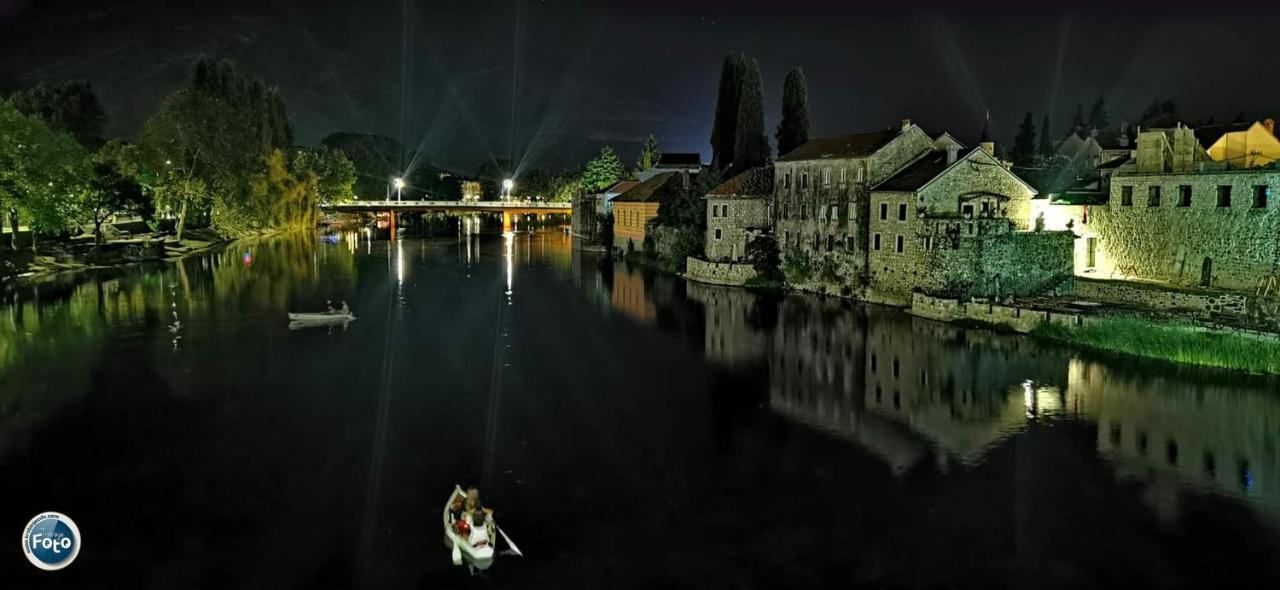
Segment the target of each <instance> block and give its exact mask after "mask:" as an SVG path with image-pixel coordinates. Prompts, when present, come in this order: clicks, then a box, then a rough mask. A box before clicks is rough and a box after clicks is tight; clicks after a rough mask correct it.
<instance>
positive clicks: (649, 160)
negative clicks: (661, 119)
mask: <svg viewBox="0 0 1280 590" xmlns="http://www.w3.org/2000/svg"><path fill="white" fill-rule="evenodd" d="M661 159H662V148H660V147H658V140H657V139H655V138H654V137H653V134H652V133H650V134H649V139H646V140H644V145H643V146H642V147H641V148H640V159H639V160H637V161H636V172H644V171H645V170H648V169H650V168H653V167H654V166H657V165H658V160H661Z"/></svg>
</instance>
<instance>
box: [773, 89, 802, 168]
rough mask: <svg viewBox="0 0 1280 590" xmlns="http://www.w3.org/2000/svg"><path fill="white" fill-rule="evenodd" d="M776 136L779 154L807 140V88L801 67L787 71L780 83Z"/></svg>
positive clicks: (783, 153)
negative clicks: (780, 102) (780, 105)
mask: <svg viewBox="0 0 1280 590" xmlns="http://www.w3.org/2000/svg"><path fill="white" fill-rule="evenodd" d="M776 137H777V139H778V155H779V156H783V155H785V154H786V153H787V152H789V151H791V150H793V149H796V148H797V147H800V145H801V144H803V143H805V142H806V141H809V90H808V83H807V82H805V77H804V69H803V68H795V69H793V70H791V71H790V72H788V73H787V79H786V81H785V82H783V84H782V121H781V122H780V123H778V133H777V135H776Z"/></svg>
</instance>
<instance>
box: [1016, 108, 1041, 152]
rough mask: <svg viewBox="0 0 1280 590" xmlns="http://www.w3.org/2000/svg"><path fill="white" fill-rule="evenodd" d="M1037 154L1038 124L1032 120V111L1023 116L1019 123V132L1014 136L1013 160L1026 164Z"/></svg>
mask: <svg viewBox="0 0 1280 590" xmlns="http://www.w3.org/2000/svg"><path fill="white" fill-rule="evenodd" d="M1035 154H1036V124H1035V123H1033V122H1032V120H1031V111H1027V114H1026V115H1023V117H1022V123H1021V124H1020V125H1018V134H1017V135H1015V136H1014V138H1013V161H1014V164H1017V165H1019V166H1024V165H1026V164H1027V163H1028V162H1029V161H1030V160H1031V158H1033V157H1034V156H1035Z"/></svg>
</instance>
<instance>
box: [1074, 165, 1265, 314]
mask: <svg viewBox="0 0 1280 590" xmlns="http://www.w3.org/2000/svg"><path fill="white" fill-rule="evenodd" d="M1183 186H1187V187H1190V190H1191V202H1190V204H1189V205H1188V204H1187V203H1185V202H1184V201H1182V196H1181V195H1182V190H1184V189H1182V188H1181V187H1183ZM1153 187H1155V188H1156V190H1158V191H1159V198H1158V200H1156V199H1153V192H1152V190H1153ZM1219 187H1227V188H1229V190H1230V201H1229V202H1227V203H1223V205H1222V206H1220V204H1219V191H1220V190H1221V189H1220V188H1219ZM1259 187H1261V188H1259ZM1277 189H1280V169H1274V168H1269V169H1265V170H1259V169H1249V170H1229V171H1228V170H1218V171H1211V172H1205V173H1196V172H1190V173H1184V174H1141V175H1139V174H1123V173H1119V172H1118V173H1117V174H1116V175H1115V176H1114V177H1113V178H1112V181H1111V193H1110V203H1109V204H1108V205H1107V206H1105V207H1095V208H1093V216H1092V219H1091V220H1090V225H1091V226H1092V227H1091V230H1092V231H1094V232H1096V234H1097V236H1098V238H1099V240H1098V258H1099V259H1098V272H1099V274H1100V275H1102V276H1108V277H1112V278H1142V279H1152V280H1157V281H1166V282H1169V283H1173V284H1176V285H1202V286H1212V287H1222V288H1226V289H1240V290H1250V289H1254V288H1256V287H1257V286H1258V284H1259V282H1260V281H1261V280H1262V279H1263V278H1264V277H1268V276H1271V275H1272V274H1274V273H1275V272H1276V268H1277V264H1278V263H1280V202H1277V199H1276V197H1275V191H1276V190H1277ZM1259 190H1262V191H1263V193H1262V196H1261V198H1260V199H1257V197H1258V195H1259V193H1258V192H1257V191H1259ZM1255 199H1257V200H1255ZM1259 205H1261V206H1259Z"/></svg>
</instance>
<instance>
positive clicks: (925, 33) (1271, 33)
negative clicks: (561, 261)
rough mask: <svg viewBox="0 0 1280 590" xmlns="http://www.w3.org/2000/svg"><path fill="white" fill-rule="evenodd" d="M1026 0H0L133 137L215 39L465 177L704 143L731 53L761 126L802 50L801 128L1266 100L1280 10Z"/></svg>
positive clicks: (313, 104)
mask: <svg viewBox="0 0 1280 590" xmlns="http://www.w3.org/2000/svg"><path fill="white" fill-rule="evenodd" d="M1026 4H1039V3H1026ZM1026 4H1024V5H1023V6H1024V7H1023V8H1009V7H1007V6H1005V7H1002V6H1001V5H1000V4H992V3H973V2H950V3H946V4H940V5H934V6H931V5H929V4H928V3H922V2H909V3H892V6H893V7H894V10H889V9H886V8H876V9H873V8H868V7H865V6H859V5H856V4H855V3H853V2H838V3H837V2H801V1H795V0H792V1H787V2H758V1H756V0H739V1H733V2H719V1H717V2H695V1H693V0H685V1H683V2H669V1H667V0H650V1H647V2H629V1H628V2H596V3H587V2H566V1H563V0H545V1H533V0H524V1H522V2H518V1H515V0H505V1H499V2H493V1H489V0H467V1H463V2H455V1H450V2H426V1H412V0H411V1H408V2H404V1H403V0H370V1H362V2H349V1H333V0H309V1H305V2H303V1H298V2H287V1H284V0H253V1H244V0H223V1H218V2H213V1H205V2H201V1H200V0H183V1H177V2H171V1H166V0H122V1H116V2H110V1H104V0H96V1H92V2H90V1H84V0H0V91H5V92H7V91H11V90H14V89H17V88H21V87H24V86H28V85H30V84H33V83H35V82H36V81H38V80H42V79H47V80H59V79H70V78H85V79H88V80H89V81H90V82H92V83H93V84H94V86H95V87H96V88H97V89H98V92H99V94H100V95H101V97H102V99H103V101H104V103H105V104H106V107H107V109H108V110H109V112H110V114H111V117H112V119H111V125H110V131H111V133H112V134H114V135H123V136H125V137H129V136H132V135H133V134H134V133H136V132H137V130H138V129H139V127H140V124H141V122H142V120H143V119H144V118H145V117H146V115H147V113H148V112H150V110H151V109H153V108H154V106H155V104H156V103H157V102H158V101H159V100H160V99H162V98H163V97H164V96H165V95H167V94H168V93H170V92H172V91H174V90H175V89H177V88H178V87H179V86H180V85H182V84H183V82H184V81H185V79H186V77H187V74H188V69H189V66H190V64H191V62H192V61H193V60H194V59H195V58H196V57H197V56H198V55H200V54H206V53H208V54H216V55H220V56H224V57H229V58H232V59H233V60H235V61H236V62H237V63H238V64H239V65H240V67H241V68H242V69H244V70H246V71H248V72H250V73H253V74H256V75H258V76H261V77H262V78H264V79H265V80H266V81H268V82H269V83H271V84H274V85H277V86H279V87H280V88H281V90H282V92H283V94H284V96H285V99H286V100H287V101H288V103H289V106H290V109H291V112H292V115H293V118H294V123H295V125H296V126H297V130H298V136H299V140H300V141H301V142H304V143H315V142H318V141H319V140H320V139H321V138H322V137H324V136H325V135H327V134H328V133H330V132H334V131H359V132H368V133H378V134H384V135H388V136H391V137H394V138H403V141H404V142H405V143H406V144H407V145H409V146H411V147H413V146H420V147H421V148H423V149H424V151H425V152H426V154H427V155H428V157H430V158H431V160H432V161H433V162H435V163H437V164H439V165H442V166H445V167H449V168H453V169H458V170H466V171H470V170H472V169H474V168H475V166H477V165H478V164H479V163H480V162H482V161H483V160H485V159H487V158H489V157H498V158H506V157H508V156H510V157H512V158H513V159H514V160H515V161H517V162H521V169H522V170H527V169H529V168H531V167H534V166H538V167H545V168H550V169H558V168H561V167H564V166H568V165H574V164H577V163H579V162H580V161H581V159H582V158H584V157H585V156H586V155H588V154H589V153H591V152H593V151H595V150H597V149H599V146H600V145H602V144H604V143H609V144H612V145H614V146H615V148H616V149H618V150H619V152H620V153H621V155H622V156H623V157H624V159H625V160H626V161H627V162H631V161H633V160H634V156H635V153H636V152H637V151H638V148H639V142H641V141H642V140H643V139H644V137H645V136H646V135H647V134H649V133H654V134H655V135H656V136H657V137H658V139H659V141H660V142H661V143H662V146H663V148H664V149H665V151H669V152H674V151H700V152H702V154H703V158H704V159H706V160H709V159H710V148H709V146H708V143H707V138H708V137H709V134H710V126H711V119H712V114H713V111H714V103H715V91H716V87H717V82H718V78H719V68H720V63H721V61H722V59H723V56H724V54H725V53H726V52H728V51H734V50H741V51H744V52H746V53H748V54H749V55H751V56H754V57H756V58H758V59H759V60H760V62H761V65H762V67H763V71H764V78H765V95H766V109H767V113H768V121H767V126H768V129H769V130H770V133H771V134H772V130H773V129H774V128H775V127H776V125H777V118H778V115H779V113H778V110H779V108H780V107H779V103H780V100H781V86H782V78H783V76H784V75H785V73H786V71H787V70H788V69H789V68H790V67H792V66H795V65H800V66H803V67H804V68H805V70H806V73H807V75H808V81H809V96H810V108H811V117H812V122H813V126H812V130H811V132H812V134H814V135H823V134H835V133H846V132H855V131H865V130H872V129H877V128H884V127H887V126H894V125H897V124H898V122H899V120H900V119H901V118H903V117H909V118H911V119H913V120H915V121H917V122H919V123H921V124H922V125H923V126H924V127H925V129H926V130H928V131H930V132H936V131H942V130H950V131H952V132H953V133H954V134H955V135H957V136H958V137H960V138H961V139H962V140H966V141H973V140H974V139H976V135H977V133H978V131H979V129H980V128H981V125H982V117H983V113H984V112H986V111H988V110H989V111H990V112H991V118H992V124H993V128H994V130H995V133H996V136H997V140H998V141H1001V142H1009V141H1011V139H1012V137H1013V134H1014V132H1015V129H1016V126H1017V124H1018V122H1019V120H1020V119H1021V117H1022V113H1023V112H1025V111H1027V110H1031V111H1034V112H1035V122H1036V124H1037V125H1039V124H1040V117H1041V115H1042V114H1043V113H1044V112H1045V111H1046V110H1049V111H1050V112H1051V115H1052V117H1053V120H1054V122H1055V131H1054V133H1055V136H1058V135H1060V134H1061V131H1062V127H1061V125H1063V124H1064V123H1065V122H1066V120H1068V119H1069V117H1070V115H1071V112H1072V111H1074V109H1075V106H1076V103H1077V102H1083V103H1085V107H1086V109H1087V108H1088V105H1089V103H1090V102H1092V101H1093V100H1094V98H1096V97H1097V96H1098V95H1103V96H1105V98H1106V100H1107V102H1108V105H1109V107H1110V111H1111V118H1112V120H1113V121H1114V122H1119V121H1120V120H1124V119H1129V120H1132V119H1134V118H1136V115H1137V113H1138V112H1139V111H1140V109H1141V107H1142V106H1143V105H1144V104H1146V103H1148V102H1150V101H1151V100H1152V99H1155V98H1162V99H1163V98H1170V99H1173V100H1175V101H1176V102H1177V103H1178V107H1179V112H1180V113H1181V114H1183V115H1184V116H1185V118H1189V119H1198V118H1200V117H1208V116H1212V117H1215V118H1216V119H1217V120H1218V121H1228V120H1231V119H1233V118H1234V117H1235V116H1236V115H1237V114H1238V113H1241V112H1243V113H1244V114H1245V115H1246V116H1248V117H1251V118H1263V117H1266V116H1278V115H1280V108H1277V107H1278V106H1280V101H1278V100H1277V97H1280V76H1277V75H1276V70H1275V66H1274V65H1273V64H1274V60H1275V57H1276V54H1277V49H1276V48H1277V40H1278V39H1280V35H1278V34H1277V24H1278V23H1280V20H1277V19H1276V18H1275V17H1276V16H1277V14H1278V13H1280V10H1277V9H1276V8H1275V7H1274V4H1272V5H1271V8H1263V7H1265V6H1267V5H1263V4H1259V5H1258V7H1251V6H1247V5H1242V4H1239V3H1234V4H1233V5H1232V6H1233V8H1230V9H1220V8H1218V7H1217V6H1214V7H1213V9H1212V10H1211V11H1205V7H1207V6H1208V5H1206V4H1204V3H1200V4H1199V6H1201V9H1200V10H1199V11H1196V10H1192V9H1182V8H1170V7H1169V6H1170V5H1169V4H1167V3H1162V4H1161V6H1163V8H1159V9H1156V8H1139V7H1133V6H1129V7H1115V6H1108V5H1103V4H1098V5H1094V6H1090V5H1088V4H1081V3H1074V5H1075V6H1077V8H1073V9H1072V10H1071V11H1061V10H1060V11H1058V12H1052V13H1050V12H1046V11H1045V9H1043V8H1027V7H1025V6H1026ZM406 6H407V16H406ZM405 40H407V41H405ZM402 80H404V81H405V82H406V83H404V84H402ZM402 121H403V123H402ZM771 139H772V138H771Z"/></svg>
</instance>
